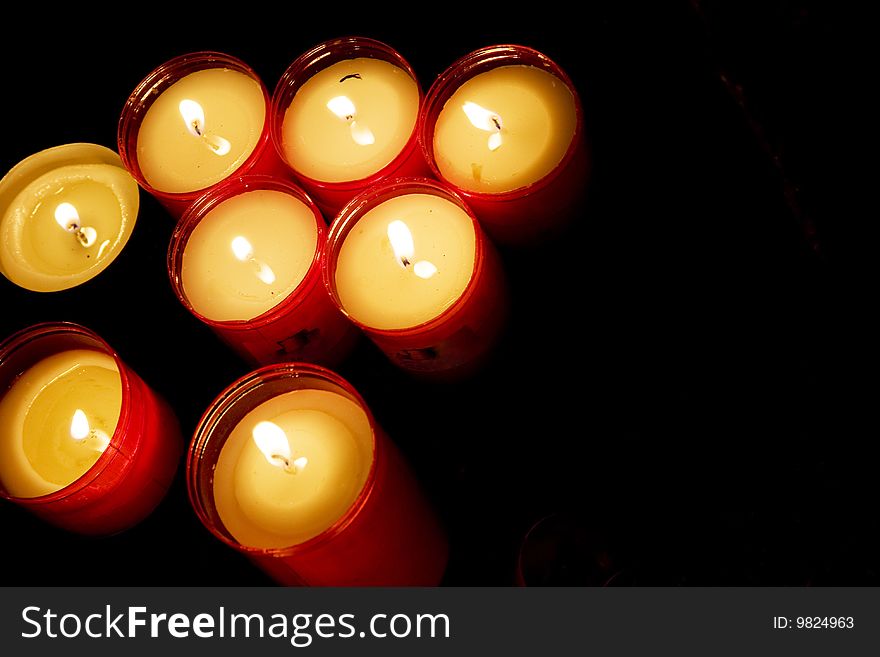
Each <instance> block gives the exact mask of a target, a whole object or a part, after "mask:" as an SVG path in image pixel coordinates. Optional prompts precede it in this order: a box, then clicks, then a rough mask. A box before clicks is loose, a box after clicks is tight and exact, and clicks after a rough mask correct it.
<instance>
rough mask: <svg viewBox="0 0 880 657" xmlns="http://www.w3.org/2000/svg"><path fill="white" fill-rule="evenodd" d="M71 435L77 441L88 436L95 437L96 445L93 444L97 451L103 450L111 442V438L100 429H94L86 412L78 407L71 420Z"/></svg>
mask: <svg viewBox="0 0 880 657" xmlns="http://www.w3.org/2000/svg"><path fill="white" fill-rule="evenodd" d="M70 437H71V438H73V439H74V440H77V441H84V440H85V439H86V438H89V437H92V438H94V439H95V442H96V445H93V447H94V449H95V451H98V452H103V451H104V450H105V449H107V445H109V444H110V438H108V437H107V434H106V433H104V432H103V431H101V430H100V429H92V428H91V427H90V426H89V418H87V417H86V414H85V412H84V411H83V410H82V409H80V408H78V409H76V410H75V411H74V412H73V419H71V421H70Z"/></svg>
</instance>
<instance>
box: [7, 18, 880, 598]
mask: <svg viewBox="0 0 880 657" xmlns="http://www.w3.org/2000/svg"><path fill="white" fill-rule="evenodd" d="M324 4H327V3H324ZM657 4H658V5H659V4H660V3H657ZM622 5H625V6H626V8H625V9H624V8H622ZM381 6H382V9H381V10H376V9H371V8H367V7H363V6H360V7H359V6H357V5H353V4H343V5H334V6H333V7H330V6H327V7H322V8H319V9H318V12H319V13H318V14H317V15H315V14H314V13H310V14H309V15H308V16H307V15H305V14H304V13H302V12H303V10H301V9H297V7H298V5H295V4H293V3H289V4H285V5H283V7H284V8H283V9H277V8H270V5H260V4H255V3H242V4H241V8H240V9H239V10H238V11H236V12H234V13H227V12H226V11H224V10H221V9H217V8H215V7H213V6H211V5H210V3H201V4H196V5H193V4H185V3H179V4H178V5H176V6H172V7H162V6H161V5H154V4H149V5H147V4H143V5H141V4H137V5H127V6H126V12H127V15H126V16H123V15H119V14H116V13H113V14H112V15H108V16H104V15H102V16H101V21H100V23H101V24H102V25H103V24H107V25H108V27H102V26H100V25H98V24H97V23H98V21H97V19H95V23H91V22H90V21H91V20H92V19H93V18H94V17H90V16H89V14H90V13H92V12H96V13H100V12H101V11H102V10H101V9H99V8H97V6H96V7H94V8H86V7H85V6H84V5H80V6H77V7H76V8H75V10H74V11H73V12H71V13H70V15H67V14H58V13H54V12H53V11H52V10H48V9H46V10H45V11H43V12H42V13H36V12H35V15H34V16H31V17H28V16H24V17H23V18H21V19H20V20H16V21H13V20H10V21H4V23H5V28H4V29H5V31H7V32H8V33H9V35H10V38H8V39H7V38H4V39H3V40H0V61H2V62H3V78H2V102H0V126H2V127H3V138H2V142H0V144H2V145H0V170H3V171H5V170H7V169H8V168H10V167H11V166H13V165H14V164H15V163H16V162H18V161H19V160H20V159H22V158H24V157H25V156H27V155H29V154H31V153H33V152H36V151H38V150H41V149H43V148H47V147H50V146H54V145H57V144H62V143H68V142H73V141H92V142H96V143H99V144H103V145H106V146H110V147H114V148H115V143H116V124H117V121H118V117H119V113H120V110H121V108H122V105H123V103H124V102H125V100H126V98H127V96H128V94H129V93H130V91H131V90H132V89H133V88H134V87H135V85H136V84H137V83H138V82H139V81H140V80H141V79H142V78H143V77H144V76H145V75H146V74H147V73H148V72H149V71H150V70H152V69H153V68H154V67H156V66H157V65H159V64H161V63H163V62H164V61H166V60H168V59H170V58H171V57H174V56H176V55H179V54H182V53H184V52H188V51H193V50H199V49H213V50H220V51H225V52H228V53H230V54H233V55H236V56H238V57H240V58H242V59H244V60H245V61H246V62H248V63H249V64H250V65H251V66H252V67H253V68H254V69H255V70H256V71H257V72H258V73H259V74H260V75H261V76H262V77H263V79H264V81H265V82H266V84H267V86H268V87H269V89H270V91H271V89H272V88H273V87H274V85H275V83H276V81H277V80H278V78H279V77H280V75H281V73H282V72H283V71H284V69H285V68H286V67H287V66H288V64H289V63H290V62H292V61H293V60H294V59H295V58H296V57H297V56H298V55H299V54H300V53H302V52H303V51H305V50H306V49H308V48H309V47H311V46H313V45H315V44H316V43H318V42H320V41H322V40H325V39H328V38H333V37H337V36H344V35H346V34H362V35H365V36H371V37H373V38H377V39H379V40H382V41H385V42H387V43H389V44H390V45H392V46H393V47H395V48H396V49H397V50H398V51H399V52H400V53H401V54H403V55H404V57H406V58H407V59H408V60H409V61H410V62H411V64H412V65H413V67H414V68H415V70H416V72H417V74H418V75H419V77H420V79H421V82H422V85H423V86H424V87H425V88H427V87H428V86H429V85H430V83H431V81H432V80H433V79H434V77H435V76H436V75H437V74H438V73H440V72H441V71H442V70H443V69H444V68H446V66H448V65H449V64H450V63H452V62H453V61H454V60H455V59H457V58H458V57H460V56H462V55H464V54H465V53H467V52H469V51H471V50H473V49H475V48H478V47H481V46H484V45H489V44H492V43H501V42H514V43H522V44H525V45H529V46H532V47H535V48H537V49H539V50H541V51H543V52H545V53H546V54H547V55H549V56H550V57H551V58H553V59H555V60H556V61H557V62H558V63H559V64H560V65H561V66H562V67H563V68H565V69H566V70H567V72H568V73H569V74H570V75H571V77H572V78H573V80H574V81H575V84H576V86H577V87H578V89H579V91H580V94H581V98H582V101H583V103H584V106H585V108H586V112H587V119H588V128H589V132H590V139H591V144H592V150H593V157H594V175H593V177H592V180H591V182H590V188H589V189H590V195H589V200H588V203H587V208H586V210H585V211H584V213H583V214H582V216H579V217H577V218H576V220H575V222H574V225H573V227H572V228H571V229H570V231H569V232H568V233H567V234H566V235H565V236H564V238H563V239H560V240H558V241H556V242H554V243H552V244H547V245H544V246H541V247H539V248H535V249H532V250H528V251H511V250H504V251H503V258H504V263H505V266H506V269H507V271H508V274H509V277H510V280H511V287H512V290H513V294H514V308H513V314H512V317H511V320H510V325H509V327H508V330H507V332H506V334H505V337H504V340H503V343H502V344H501V345H500V348H499V350H498V354H497V357H496V359H495V360H494V361H493V363H492V364H491V365H490V367H489V368H487V369H486V370H485V372H483V373H482V374H481V375H479V376H478V377H476V378H474V379H473V380H470V381H468V382H466V383H462V384H457V385H453V386H437V385H428V384H423V383H418V384H416V383H413V382H412V381H411V380H410V379H409V378H408V377H407V376H406V375H404V374H402V373H400V372H398V371H396V370H395V369H394V368H393V367H392V366H391V365H390V364H389V363H387V362H386V361H385V360H384V358H383V357H382V356H381V354H380V353H379V352H378V351H377V350H376V349H375V348H374V347H372V345H371V344H370V343H369V342H367V341H363V342H362V343H361V344H360V346H359V348H358V350H357V352H356V353H355V354H354V356H353V357H352V358H350V359H349V360H348V361H347V362H346V363H344V365H343V366H341V367H340V368H339V371H340V373H341V374H343V376H345V377H346V378H348V379H349V380H350V381H351V382H352V383H353V384H354V385H355V386H356V387H357V388H358V389H359V390H360V391H361V393H362V394H363V396H364V397H365V399H366V400H367V402H368V404H369V405H370V406H371V408H372V409H373V412H374V414H375V416H376V418H377V419H378V421H379V422H380V423H381V424H382V425H383V426H384V427H385V428H386V430H387V431H388V433H389V435H390V436H391V437H392V438H393V439H394V440H395V441H396V442H397V444H398V445H399V446H400V447H401V448H402V450H403V451H404V453H405V454H406V455H407V457H408V458H409V460H410V461H411V463H412V465H413V467H414V468H415V470H416V472H417V474H418V476H419V478H420V479H421V481H422V482H423V484H424V487H425V489H426V490H427V492H428V494H429V495H430V497H431V498H432V499H433V500H434V502H435V503H436V507H437V509H438V511H439V513H440V514H441V516H442V518H443V520H444V521H445V522H446V524H447V526H448V529H449V534H450V539H451V545H452V558H451V562H450V566H449V570H448V572H447V576H446V580H445V582H446V583H447V584H450V585H463V584H468V585H507V584H511V583H512V582H513V576H514V567H515V561H516V554H517V550H518V546H519V543H520V541H521V540H522V537H523V535H524V533H525V532H526V531H527V530H528V528H529V527H530V526H531V525H532V524H533V523H534V522H535V521H536V520H537V519H539V518H541V517H542V516H545V515H547V514H549V513H553V512H556V511H560V510H566V511H569V512H571V513H573V514H575V515H576V516H577V517H579V518H581V519H582V522H583V523H584V524H585V525H586V527H587V529H588V535H589V537H590V548H589V549H587V550H586V551H585V554H586V556H587V557H588V558H592V557H591V555H593V554H595V553H597V552H603V553H605V554H606V555H607V556H608V558H610V559H611V560H612V562H613V563H614V568H615V569H617V568H623V569H625V570H626V572H627V573H628V575H629V577H628V578H627V581H629V582H635V583H637V584H644V585H657V584H667V585H669V584H672V585H677V584H685V585H707V584H712V585H717V584H746V585H757V584H771V585H777V584H786V585H807V584H813V585H826V584H836V585H858V584H874V585H876V584H878V579H880V578H878V554H880V549H878V548H880V544H878V539H877V535H878V531H877V530H878V514H877V492H876V491H877V489H876V485H875V482H874V476H875V472H876V461H875V460H874V459H873V449H872V448H871V447H870V442H871V441H872V440H875V439H876V427H875V429H874V430H873V431H869V430H868V429H867V428H866V427H864V425H863V424H862V423H861V421H860V418H859V415H860V410H861V409H862V408H863V406H864V402H865V400H867V399H868V392H867V388H866V387H863V386H862V384H861V383H860V381H861V375H860V372H861V370H862V369H863V366H862V361H863V355H862V344H863V343H862V341H861V334H862V331H863V330H864V328H863V323H862V321H861V320H860V319H859V317H858V316H857V315H858V314H859V311H858V308H859V307H860V305H859V304H857V303H855V301H856V300H857V299H858V297H857V288H855V287H853V284H852V281H854V280H856V275H857V274H858V273H859V271H860V268H861V266H862V265H864V264H866V261H864V260H861V259H860V258H859V257H858V256H856V255H855V254H854V253H851V252H849V251H847V249H846V248H845V247H844V244H845V242H846V240H845V237H846V235H847V232H848V229H849V226H850V224H851V222H852V221H853V217H854V215H855V214H856V213H854V212H853V211H852V209H851V199H850V194H849V186H850V185H851V183H850V177H849V176H850V171H849V169H851V168H853V164H852V160H850V159H848V158H847V157H845V155H844V153H843V150H842V148H841V145H842V143H843V142H844V141H845V139H846V138H845V137H844V134H845V133H846V131H847V123H848V103H849V98H848V96H847V91H848V86H847V83H846V81H845V80H846V75H847V74H848V73H849V72H850V70H851V69H850V66H849V62H848V60H847V55H846V54H844V53H845V51H844V50H842V49H841V45H842V43H843V42H844V41H846V39H845V38H844V37H845V36H846V35H845V34H843V35H841V34H840V33H839V32H838V31H837V26H836V24H835V22H834V21H832V20H831V19H830V17H829V16H828V15H827V13H826V12H825V11H824V10H822V9H821V8H817V7H815V6H813V5H812V4H807V3H793V4H792V3H784V4H778V3H762V4H761V5H760V7H759V8H752V7H748V6H746V5H741V4H739V3H724V4H722V3H716V2H697V1H694V2H692V3H686V2H680V3H669V4H666V5H665V6H663V7H660V6H656V5H654V6H653V7H652V8H650V9H649V8H646V7H635V6H633V5H632V4H630V3H613V2H607V3H588V4H587V5H586V6H585V7H583V9H582V12H583V13H582V14H581V15H580V16H574V15H572V14H571V13H570V12H569V11H567V10H565V9H563V8H562V6H561V5H554V3H547V2H541V3H535V5H534V6H533V7H531V8H527V9H526V10H522V9H514V8H513V7H505V6H502V5H500V4H498V3H486V2H481V3H475V4H472V5H471V4H464V3H454V4H449V5H446V4H444V5H443V6H442V7H441V6H439V5H438V6H435V5H433V4H408V5H402V6H394V5H384V4H383V5H381ZM401 12H402V13H401ZM401 17H402V18H401ZM12 35H14V37H15V38H12ZM172 227H173V224H172V220H171V219H170V217H169V216H168V215H167V214H165V212H164V210H163V209H162V208H161V207H160V206H159V205H158V204H157V203H156V202H155V201H154V200H153V199H152V198H150V197H149V196H148V195H147V194H145V193H142V195H141V212H140V216H139V219H138V223H137V226H136V228H135V232H134V235H133V236H132V238H131V241H130V242H129V244H128V246H127V247H126V248H125V250H124V251H123V253H122V254H121V256H120V257H119V258H118V259H117V260H116V262H114V263H113V264H112V265H111V266H110V267H109V268H108V269H107V270H106V271H105V272H104V273H103V274H101V275H100V276H98V277H97V278H96V279H94V280H92V281H90V282H89V283H87V284H85V285H82V286H80V287H77V288H75V289H73V290H70V291H66V292H59V293H52V294H37V293H31V292H26V291H24V290H21V289H19V288H17V287H15V286H14V285H12V284H11V283H9V282H8V281H6V280H5V279H3V280H0V335H3V336H5V335H8V334H9V333H11V332H13V331H14V330H17V329H20V328H23V327H25V326H28V325H30V324H33V323H36V322H38V321H47V320H69V321H74V322H79V323H82V324H84V325H86V326H88V327H90V328H92V329H94V330H95V331H97V332H98V333H99V334H100V335H102V336H103V337H104V338H105V339H106V340H107V341H108V342H109V343H110V344H111V345H113V346H114V347H115V348H116V349H117V351H118V352H119V353H120V354H121V356H122V357H123V359H124V360H125V361H126V362H128V363H129V364H130V365H131V366H132V367H133V368H134V369H135V370H136V371H137V372H138V373H139V374H140V375H141V376H142V378H144V379H145V380H146V381H147V382H148V383H149V384H151V385H152V386H153V387H154V388H155V389H156V390H157V391H159V392H160V393H161V394H162V395H164V396H165V397H166V398H167V399H168V400H169V401H170V402H171V404H172V405H173V407H174V408H175V409H176V411H177V413H178V415H179V418H180V420H181V423H182V426H183V429H184V434H185V436H186V438H187V440H188V438H189V436H190V435H191V433H192V430H193V429H194V427H195V424H196V422H197V420H198V418H199V416H200V415H201V413H202V412H203V410H204V409H205V408H206V407H207V405H208V404H209V403H210V402H211V400H212V399H213V398H214V397H215V396H216V394H217V393H218V392H219V391H220V390H222V389H223V388H224V387H225V386H226V385H228V384H229V383H230V382H231V381H232V380H233V379H234V378H236V377H238V376H239V375H241V374H244V373H245V372H246V371H247V370H248V369H249V368H248V367H247V366H246V365H245V364H244V363H242V362H241V361H239V360H238V359H237V357H236V356H235V355H234V354H233V353H232V352H231V351H229V350H228V349H227V348H226V347H224V346H223V345H222V344H221V343H220V342H219V341H218V340H217V339H216V338H215V337H214V336H213V334H212V333H211V332H210V331H209V330H208V329H207V328H206V327H204V326H202V325H201V324H199V322H198V321H196V320H195V319H194V318H193V317H191V316H190V315H189V314H188V313H187V312H186V311H185V309H184V308H183V307H182V306H180V305H179V304H178V302H177V300H176V298H175V297H174V295H173V294H172V292H171V288H170V285H169V283H168V279H167V274H166V269H165V255H166V249H167V244H168V238H169V236H170V233H171V230H172ZM872 298H873V299H876V294H874V296H873V297H872ZM0 527H2V537H3V540H2V548H0V550H2V552H0V554H2V558H0V583H2V584H4V585H12V584H18V585H37V584H61V585H196V584H202V585H214V584H216V585H220V584H223V585H236V584H266V583H269V582H268V580H267V579H266V578H265V577H264V576H263V575H262V574H261V573H260V572H259V571H258V570H256V569H255V568H254V567H252V566H251V565H250V564H249V563H248V562H247V561H246V560H245V559H244V558H243V557H241V556H240V555H238V554H236V553H234V552H233V551H231V550H230V549H228V548H226V547H225V546H223V545H221V544H220V543H219V542H218V541H216V540H215V539H213V538H212V537H211V536H210V535H209V534H208V532H207V531H206V530H204V529H203V527H202V526H201V525H200V524H199V522H198V520H197V519H196V517H195V515H194V513H193V512H192V510H191V508H190V506H189V503H188V500H187V498H186V494H185V489H184V486H183V476H182V469H181V471H180V472H179V473H178V477H177V479H176V481H175V484H174V486H173V487H172V489H171V491H170V494H169V495H168V497H167V498H166V500H165V501H164V502H163V503H162V504H161V506H160V507H159V508H158V509H157V511H156V512H155V513H154V514H153V515H152V516H151V517H150V518H148V519H147V520H146V521H145V522H143V523H142V524H141V525H139V526H138V527H136V528H134V529H132V530H130V531H127V532H125V533H123V534H121V535H119V536H115V537H110V538H103V539H86V538H80V537H77V536H73V535H70V534H67V533H64V532H61V531H58V530H55V529H53V528H51V527H48V526H46V525H44V524H42V523H41V522H39V521H38V520H36V519H35V518H32V517H31V516H29V515H28V514H27V513H25V512H23V511H22V510H21V509H19V508H17V507H15V506H14V505H12V504H10V503H4V504H2V505H0ZM559 583H562V580H559Z"/></svg>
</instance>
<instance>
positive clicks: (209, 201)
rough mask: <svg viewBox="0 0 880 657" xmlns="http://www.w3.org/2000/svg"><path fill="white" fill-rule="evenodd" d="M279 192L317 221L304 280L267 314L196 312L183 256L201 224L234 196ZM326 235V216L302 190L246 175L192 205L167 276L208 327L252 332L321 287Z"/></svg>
mask: <svg viewBox="0 0 880 657" xmlns="http://www.w3.org/2000/svg"><path fill="white" fill-rule="evenodd" d="M264 190H265V191H277V192H281V193H284V194H287V195H289V196H292V197H293V198H295V199H297V200H298V201H300V202H302V203H303V204H305V206H306V207H307V208H308V209H309V210H311V212H312V215H313V216H314V218H315V227H316V230H317V240H316V243H315V253H314V255H313V256H312V261H311V263H310V264H309V267H308V269H307V270H306V273H305V276H303V279H302V280H301V281H300V282H299V284H298V285H297V286H296V287H295V288H293V290H291V292H290V293H289V294H288V295H287V296H286V297H284V298H283V299H281V300H280V301H279V302H278V303H276V304H275V305H274V306H272V307H271V308H269V309H268V310H266V311H264V312H262V313H260V314H259V315H257V316H256V317H252V318H251V319H212V318H210V317H208V316H206V315H203V314H202V313H200V312H199V311H197V310H196V309H195V308H194V307H193V305H192V303H190V301H189V299H188V298H187V296H186V290H185V289H184V286H183V254H184V252H185V250H186V245H187V242H188V241H189V238H190V236H191V235H192V233H193V231H195V229H196V227H197V226H198V225H199V223H200V222H201V221H202V220H203V219H204V218H205V217H207V216H208V214H209V213H210V212H211V210H213V209H214V208H216V207H217V206H218V205H220V204H221V203H223V202H224V201H227V200H229V199H231V198H233V197H235V196H240V195H241V194H247V193H248V192H256V191H264ZM326 232H327V227H326V223H325V221H324V216H323V215H322V214H321V211H320V210H319V209H318V206H317V205H315V202H314V201H313V200H312V198H311V197H310V196H309V195H308V194H307V193H306V192H305V190H303V189H302V188H301V187H299V186H297V185H295V184H294V183H292V182H290V181H287V180H281V179H278V178H273V177H272V176H265V175H245V176H240V177H236V178H231V179H229V180H226V181H223V182H221V183H219V184H218V186H217V187H216V188H215V189H212V190H211V191H209V192H207V193H205V194H204V195H202V196H201V197H200V198H199V199H198V200H197V201H196V202H195V203H193V204H192V205H191V206H190V207H189V208H188V209H187V210H186V211H185V212H184V213H183V215H182V216H181V218H180V221H179V222H178V223H177V226H176V227H175V229H174V232H173V233H172V235H171V240H170V242H169V244H168V253H167V257H166V262H167V270H168V276H169V279H170V281H171V287H172V289H173V290H174V294H175V296H177V298H178V300H179V301H180V302H181V303H182V304H183V305H184V307H185V308H186V309H187V310H188V311H189V312H191V313H192V314H193V315H194V316H195V317H196V318H198V319H199V320H200V321H202V322H204V323H205V324H208V325H209V326H218V327H223V328H224V329H232V330H235V329H238V330H250V329H252V328H254V327H258V326H264V325H266V324H269V323H271V322H272V321H274V320H275V319H276V318H277V317H279V316H281V315H284V314H286V313H287V312H288V310H289V308H290V306H295V305H297V304H299V303H300V302H301V301H302V299H304V298H305V297H306V296H307V295H308V293H309V292H310V291H311V290H312V289H313V288H314V287H315V285H317V284H318V281H319V279H320V276H315V272H316V271H317V270H318V269H319V268H320V266H321V259H322V255H323V252H324V250H325V244H326V239H325V235H326Z"/></svg>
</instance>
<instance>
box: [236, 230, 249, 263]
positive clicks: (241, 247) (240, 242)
mask: <svg viewBox="0 0 880 657" xmlns="http://www.w3.org/2000/svg"><path fill="white" fill-rule="evenodd" d="M231 246H232V253H233V254H234V255H235V257H236V258H237V259H238V260H241V261H242V262H247V261H248V260H253V257H254V247H253V245H252V244H251V243H250V241H249V240H248V238H247V237H244V236H243V235H238V236H236V237H233V238H232V244H231Z"/></svg>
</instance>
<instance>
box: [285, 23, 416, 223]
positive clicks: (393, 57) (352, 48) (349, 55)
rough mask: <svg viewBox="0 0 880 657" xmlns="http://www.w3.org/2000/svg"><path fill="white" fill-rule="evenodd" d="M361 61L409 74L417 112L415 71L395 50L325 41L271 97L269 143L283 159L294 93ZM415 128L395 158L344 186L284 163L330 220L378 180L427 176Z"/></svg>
mask: <svg viewBox="0 0 880 657" xmlns="http://www.w3.org/2000/svg"><path fill="white" fill-rule="evenodd" d="M361 57H367V58H371V59H380V60H383V61H386V62H389V63H391V64H394V65H395V66H397V67H398V68H400V69H402V70H404V71H405V72H406V73H408V74H409V76H410V77H411V78H412V79H413V80H414V81H415V83H416V86H417V87H418V90H419V109H421V105H422V102H423V100H424V94H423V93H422V87H421V85H420V84H419V81H418V78H417V77H416V74H415V71H413V68H412V66H410V65H409V63H408V62H407V61H406V60H405V59H404V58H403V57H402V56H401V55H400V54H399V53H398V52H397V51H396V50H394V48H392V47H391V46H389V45H386V44H384V43H382V42H380V41H375V40H373V39H368V38H365V37H345V38H341V39H333V40H331V41H325V42H324V43H321V44H319V45H317V46H315V47H314V48H312V49H311V50H309V51H308V52H306V53H304V54H303V55H301V56H300V57H298V58H297V59H296V60H295V61H294V62H293V63H292V64H291V65H290V66H289V67H288V69H287V70H286V71H285V72H284V75H282V76H281V79H280V80H279V81H278V85H277V86H276V87H275V93H274V94H273V96H272V140H273V141H274V143H275V148H276V150H277V151H278V153H279V155H280V157H281V158H282V159H285V158H284V147H283V140H282V126H283V124H284V116H285V114H286V112H287V109H288V108H289V107H290V103H291V102H292V101H293V97H294V96H296V93H297V91H299V89H300V88H301V87H302V86H303V85H304V84H305V83H306V82H307V81H308V80H309V79H310V78H312V77H313V76H314V75H315V74H316V73H318V72H319V71H321V70H323V69H325V68H327V67H328V66H332V65H333V64H335V63H337V62H340V61H343V60H346V59H354V58H361ZM417 128H418V120H416V121H415V122H414V124H413V128H412V133H411V134H410V137H409V140H408V141H407V142H406V144H405V145H404V147H403V149H401V151H400V153H398V155H397V157H395V158H394V159H393V160H392V161H391V162H389V163H388V164H386V165H385V166H384V167H382V169H380V170H379V171H377V172H376V173H374V174H372V175H370V176H367V177H366V178H361V179H358V180H347V181H344V182H326V181H321V180H315V179H314V178H310V177H309V176H306V175H304V174H303V173H302V172H300V171H297V170H296V168H295V167H293V165H291V164H290V162H287V166H288V167H289V170H290V171H292V172H293V174H294V175H295V176H296V178H297V180H298V181H299V183H300V184H301V185H302V186H303V188H305V190H306V191H307V192H308V193H309V194H310V195H311V196H312V198H314V199H315V202H316V203H317V204H318V207H320V208H321V210H322V211H323V212H324V214H325V216H327V217H328V218H331V219H332V217H334V216H335V215H336V213H337V212H338V211H339V209H340V208H342V206H344V205H345V204H346V203H348V202H349V201H350V200H351V199H352V198H354V197H355V196H357V195H358V194H359V193H360V192H362V191H363V190H365V189H367V188H369V187H372V186H373V185H375V184H376V183H378V182H379V181H381V180H384V179H387V178H392V177H402V176H425V175H428V174H429V171H428V166H427V164H426V163H425V159H424V156H423V155H422V151H421V149H420V148H419V144H418V130H417ZM285 161H286V160H285Z"/></svg>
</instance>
